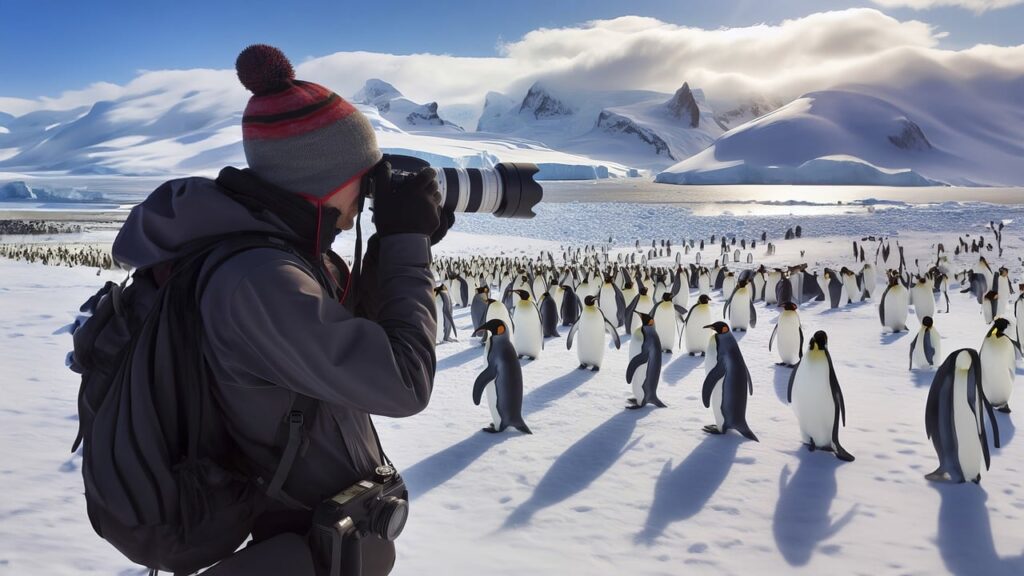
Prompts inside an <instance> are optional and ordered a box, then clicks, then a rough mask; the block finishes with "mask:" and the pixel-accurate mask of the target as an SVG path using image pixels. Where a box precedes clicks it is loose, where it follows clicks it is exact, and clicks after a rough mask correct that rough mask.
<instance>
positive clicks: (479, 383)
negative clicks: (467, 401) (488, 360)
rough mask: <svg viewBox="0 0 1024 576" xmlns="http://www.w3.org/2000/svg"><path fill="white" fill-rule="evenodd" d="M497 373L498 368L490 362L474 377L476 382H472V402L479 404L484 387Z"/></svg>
mask: <svg viewBox="0 0 1024 576" xmlns="http://www.w3.org/2000/svg"><path fill="white" fill-rule="evenodd" d="M497 375H498V368H497V367H495V366H494V365H492V364H487V367H486V368H484V371H483V372H481V373H480V375H479V376H477V377H476V382H474V383H473V404H475V405H477V406H479V405H480V398H481V397H483V395H484V388H487V385H488V384H490V383H491V381H492V380H494V378H495V377H496V376H497Z"/></svg>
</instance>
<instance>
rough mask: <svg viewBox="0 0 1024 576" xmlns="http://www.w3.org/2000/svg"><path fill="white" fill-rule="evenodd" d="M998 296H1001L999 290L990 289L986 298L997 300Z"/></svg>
mask: <svg viewBox="0 0 1024 576" xmlns="http://www.w3.org/2000/svg"><path fill="white" fill-rule="evenodd" d="M998 298H999V292H996V291H995V290H989V291H988V292H987V293H986V294H985V300H997V299H998Z"/></svg>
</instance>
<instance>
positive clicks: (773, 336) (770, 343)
mask: <svg viewBox="0 0 1024 576" xmlns="http://www.w3.org/2000/svg"><path fill="white" fill-rule="evenodd" d="M778 331H779V323H778V322H776V323H775V328H772V335H771V337H770V338H768V351H769V352H771V351H772V342H774V341H775V334H776V333H777V332H778Z"/></svg>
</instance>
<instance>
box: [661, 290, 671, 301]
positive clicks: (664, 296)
mask: <svg viewBox="0 0 1024 576" xmlns="http://www.w3.org/2000/svg"><path fill="white" fill-rule="evenodd" d="M661 301H662V302H671V301H672V293H671V292H665V293H664V294H662V295H661Z"/></svg>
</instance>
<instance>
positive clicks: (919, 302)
mask: <svg viewBox="0 0 1024 576" xmlns="http://www.w3.org/2000/svg"><path fill="white" fill-rule="evenodd" d="M910 294H911V296H912V297H913V300H914V313H915V314H917V320H918V322H924V319H925V318H926V317H930V316H935V291H934V290H933V285H932V284H930V283H929V282H928V279H927V278H925V277H924V276H918V277H917V283H916V284H914V287H913V288H911V289H910Z"/></svg>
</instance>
